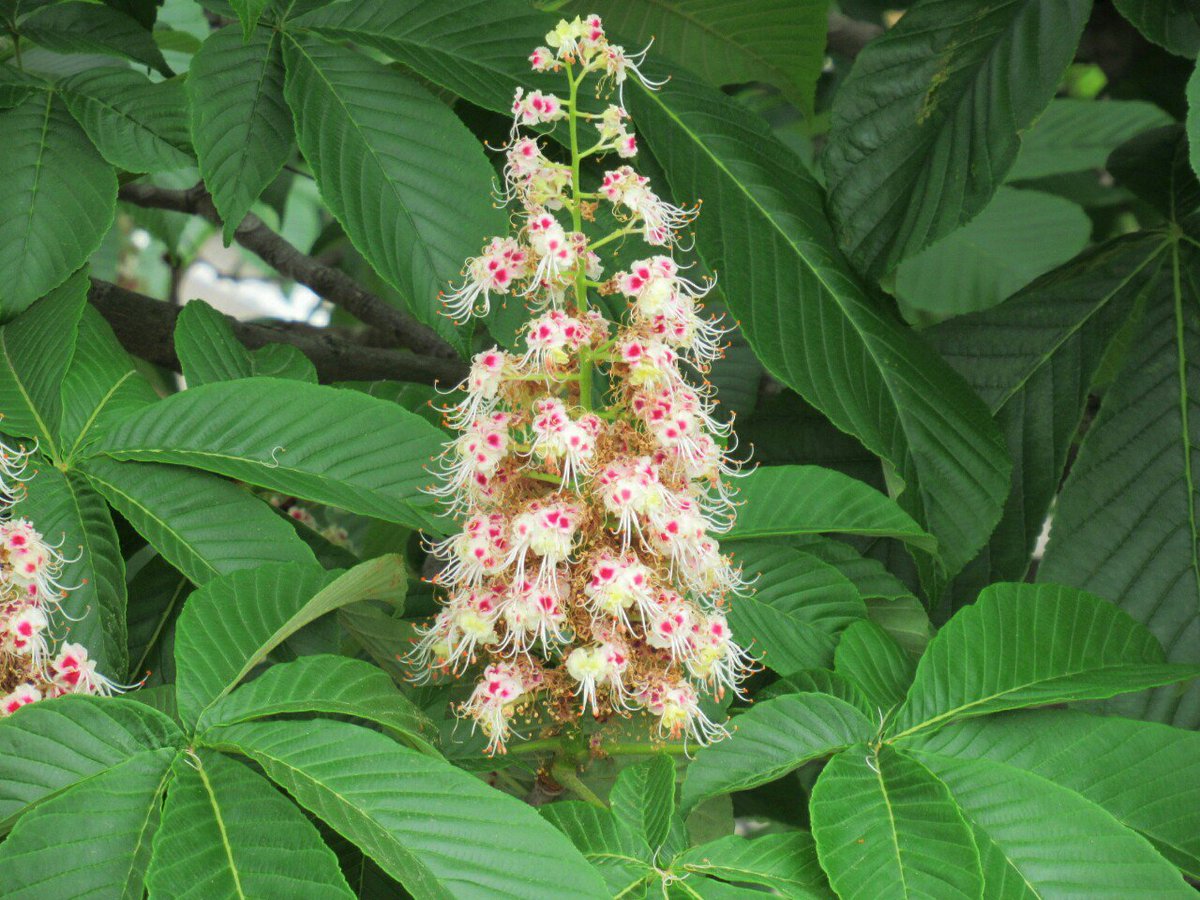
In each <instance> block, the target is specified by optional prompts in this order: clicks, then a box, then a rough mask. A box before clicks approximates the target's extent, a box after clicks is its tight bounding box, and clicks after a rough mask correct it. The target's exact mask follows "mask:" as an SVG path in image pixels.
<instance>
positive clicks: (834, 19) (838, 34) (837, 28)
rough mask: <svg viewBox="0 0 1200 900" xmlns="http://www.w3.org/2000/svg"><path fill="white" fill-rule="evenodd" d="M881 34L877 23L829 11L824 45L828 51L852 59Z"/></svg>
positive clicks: (881, 31) (881, 30)
mask: <svg viewBox="0 0 1200 900" xmlns="http://www.w3.org/2000/svg"><path fill="white" fill-rule="evenodd" d="M881 34H883V29H882V28H881V27H879V26H878V25H875V24H873V23H871V22H860V21H858V20H857V19H851V18H850V17H849V16H843V15H842V14H841V13H835V12H831V13H830V14H829V34H828V37H827V38H826V46H827V47H828V48H829V52H830V53H836V54H837V55H838V56H846V57H849V58H850V59H854V57H856V56H858V54H859V51H861V50H862V48H863V47H865V46H867V44H868V43H870V42H871V41H872V40H873V39H875V38H877V37H879V35H881Z"/></svg>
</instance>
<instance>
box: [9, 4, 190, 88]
mask: <svg viewBox="0 0 1200 900" xmlns="http://www.w3.org/2000/svg"><path fill="white" fill-rule="evenodd" d="M20 33H21V34H22V35H24V36H25V37H27V38H29V39H30V40H31V41H33V42H34V43H35V44H38V45H39V46H41V47H45V48H46V49H48V50H57V51H58V52H59V53H101V54H104V55H106V56H119V57H121V58H123V59H128V60H132V61H133V62H136V63H142V64H143V65H147V66H150V67H151V68H152V69H157V70H158V71H159V72H161V73H162V74H163V75H166V76H168V77H170V76H171V75H172V74H174V73H173V72H172V71H171V69H170V67H169V66H168V65H167V62H166V60H165V59H163V55H162V53H161V51H159V49H158V45H156V44H155V43H154V38H153V37H151V36H150V32H149V30H147V29H145V28H143V27H142V26H141V25H140V24H139V23H138V22H137V21H136V20H134V19H132V18H130V17H129V16H127V15H125V14H124V13H123V12H120V11H118V10H115V9H113V8H112V7H109V6H101V5H100V4H98V3H84V2H81V0H71V2H67V3H52V4H49V5H47V6H44V7H42V8H41V9H39V10H36V11H35V12H33V13H31V14H30V15H29V16H27V17H26V18H25V19H24V20H22V22H21V24H20Z"/></svg>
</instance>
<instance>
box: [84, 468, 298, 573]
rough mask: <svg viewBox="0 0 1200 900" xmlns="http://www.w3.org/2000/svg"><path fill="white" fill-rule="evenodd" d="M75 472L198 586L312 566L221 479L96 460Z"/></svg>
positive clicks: (267, 517)
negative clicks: (239, 574)
mask: <svg viewBox="0 0 1200 900" xmlns="http://www.w3.org/2000/svg"><path fill="white" fill-rule="evenodd" d="M79 471H81V472H82V473H83V474H84V476H85V477H86V478H87V480H88V482H89V483H90V484H91V485H92V487H93V488H95V489H96V490H97V491H98V492H99V493H100V494H102V495H103V496H104V498H105V499H106V500H107V501H108V502H109V503H110V504H112V507H113V508H114V509H115V510H117V511H118V512H119V513H121V515H123V516H124V517H125V518H126V519H128V520H129V522H130V524H131V525H133V527H134V528H135V529H137V531H138V533H139V534H141V535H142V537H144V538H145V539H146V540H147V541H149V542H150V544H151V546H153V547H154V549H156V550H157V551H158V552H159V553H161V554H162V555H163V556H164V557H165V558H166V559H167V560H168V561H169V562H170V563H171V565H173V566H175V568H177V569H179V571H181V572H183V574H185V575H186V576H187V577H188V578H189V579H191V580H192V581H193V582H195V583H196V584H204V583H205V582H206V581H209V580H210V579H212V578H215V577H216V576H218V575H223V574H226V573H228V572H235V571H238V570H240V569H247V568H253V567H255V566H258V565H261V564H263V563H266V562H289V561H290V562H297V563H301V564H314V563H315V562H316V560H315V558H314V557H313V554H312V551H311V550H309V549H308V547H307V546H305V544H304V543H303V541H301V540H300V539H299V538H298V537H297V536H296V533H295V531H294V530H293V528H292V527H291V526H290V525H289V524H288V523H287V521H286V520H284V519H282V518H280V517H279V516H278V515H276V514H275V513H274V512H273V511H272V510H271V508H270V507H269V506H267V504H266V503H265V502H263V501H262V500H260V499H258V498H257V497H255V496H254V495H253V494H251V493H250V492H249V491H247V490H246V489H245V488H242V487H239V486H237V485H235V484H231V483H230V482H228V481H225V480H224V479H222V478H214V477H213V476H211V475H208V474H207V473H204V472H196V471H193V470H190V469H183V468H179V467H178V466H162V465H158V464H157V463H141V462H117V461H116V460H113V459H107V458H105V457H102V456H98V457H95V458H93V459H89V460H87V461H85V462H84V463H83V464H81V465H80V467H79ZM197 497H204V503H203V504H198V503H196V498H197Z"/></svg>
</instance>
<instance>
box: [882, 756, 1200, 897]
mask: <svg viewBox="0 0 1200 900" xmlns="http://www.w3.org/2000/svg"><path fill="white" fill-rule="evenodd" d="M902 752H903V753H906V754H908V755H909V756H910V757H911V758H913V759H915V760H916V761H917V762H919V763H920V764H921V765H923V766H925V767H926V768H927V769H928V770H929V771H931V772H932V773H933V774H934V775H936V776H937V778H938V779H940V780H941V781H942V783H944V784H945V785H946V787H947V788H949V790H950V794H951V796H952V797H953V799H954V804H955V806H956V807H957V808H958V811H959V813H960V815H962V816H963V817H964V818H965V819H966V820H967V821H968V822H969V823H970V825H971V827H972V831H973V833H974V836H975V843H976V846H977V847H978V848H979V856H980V860H981V863H982V866H983V871H984V879H985V882H986V884H987V885H989V888H988V894H987V896H989V897H990V896H997V897H1002V898H1004V900H1010V898H1011V900H1038V898H1042V897H1063V896H1070V897H1111V898H1114V900H1116V898H1119V897H1155V898H1157V897H1170V898H1175V897H1178V898H1180V900H1183V898H1185V897H1194V896H1195V892H1194V891H1193V890H1192V889H1191V888H1189V887H1188V886H1187V885H1186V884H1185V882H1184V880H1183V878H1182V877H1181V875H1180V873H1179V870H1178V869H1176V868H1175V867H1174V866H1173V865H1171V864H1170V863H1169V862H1167V861H1166V860H1165V859H1163V857H1162V856H1160V855H1159V854H1158V853H1157V852H1155V850H1154V848H1153V847H1152V846H1151V845H1150V843H1149V842H1148V841H1147V840H1146V839H1145V838H1143V837H1142V836H1141V835H1139V834H1137V833H1136V832H1134V831H1131V830H1130V829H1128V828H1126V827H1125V826H1124V825H1122V824H1121V823H1120V822H1119V821H1117V819H1115V818H1114V817H1113V816H1112V815H1111V814H1110V813H1108V812H1106V811H1105V810H1103V809H1101V808H1100V807H1099V806H1097V805H1096V804H1094V803H1092V802H1091V801H1089V800H1087V799H1085V798H1083V797H1081V796H1080V795H1079V794H1077V793H1075V792H1074V791H1072V790H1069V789H1068V788H1066V787H1062V786H1060V785H1057V784H1055V783H1054V782H1052V781H1049V780H1048V779H1046V778H1043V777H1040V776H1038V775H1033V774H1030V773H1029V772H1026V771H1023V770H1022V769H1019V768H1016V767H1015V766H1010V765H1006V764H1004V763H998V762H993V761H991V760H987V759H958V758H955V757H951V756H942V755H940V754H937V753H927V752H925V751H923V750H918V749H916V748H911V749H906V750H904V751H902Z"/></svg>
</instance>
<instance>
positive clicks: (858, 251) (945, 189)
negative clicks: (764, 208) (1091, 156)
mask: <svg viewBox="0 0 1200 900" xmlns="http://www.w3.org/2000/svg"><path fill="white" fill-rule="evenodd" d="M1090 9H1091V3H1090V2H1089V0H1061V2H1057V3H1052V4H1049V5H1047V4H1044V3H1042V2H1041V0H1014V2H1010V3H1002V4H995V5H991V6H983V7H981V6H980V5H979V4H978V3H976V2H974V0H924V2H919V3H917V4H914V6H913V7H912V8H911V9H909V10H908V11H907V13H906V14H905V15H904V18H903V19H901V20H900V22H898V23H897V24H896V27H894V28H892V29H890V30H888V31H887V32H885V33H884V34H883V35H882V36H881V37H879V38H877V39H876V40H873V41H871V43H870V44H868V45H867V46H866V47H865V48H864V49H863V52H862V53H860V54H859V55H858V58H857V59H856V60H855V63H854V69H853V70H852V71H851V73H850V75H849V77H848V78H847V79H846V81H845V82H844V83H843V84H842V85H841V87H840V89H839V90H838V93H837V98H836V100H835V101H834V106H833V127H832V130H831V131H830V135H829V143H828V145H827V146H826V148H825V152H824V154H823V157H822V161H823V163H824V168H825V176H826V182H827V184H828V187H829V207H830V211H831V213H832V215H833V218H834V221H835V222H836V224H837V228H838V237H839V243H840V244H841V246H842V248H843V249H844V250H845V251H846V253H847V254H848V255H849V256H850V258H851V259H852V260H853V261H854V262H855V264H856V265H857V266H858V267H859V268H860V269H862V270H864V271H868V272H870V273H872V274H873V275H877V276H878V275H881V274H883V273H884V272H886V271H888V270H890V269H892V268H893V267H894V266H895V265H896V264H897V263H898V262H900V260H902V259H904V258H905V257H908V256H912V255H913V254H914V253H916V252H917V251H918V250H921V249H922V248H924V247H925V246H927V245H929V244H930V243H932V242H933V241H935V240H937V239H938V238H939V237H941V236H943V235H945V234H949V233H950V232H951V231H953V230H954V229H955V228H957V227H958V226H960V225H962V224H963V223H964V222H967V221H968V220H970V219H971V218H973V217H974V216H975V215H977V214H978V213H979V212H980V211H981V210H982V209H983V208H984V207H985V206H986V205H987V203H988V201H989V199H990V198H991V196H992V194H993V193H994V192H995V190H996V188H997V187H998V186H999V185H1000V183H1001V182H1002V181H1003V180H1004V176H1005V174H1006V173H1007V172H1008V169H1009V167H1011V166H1012V164H1013V161H1014V160H1015V159H1016V157H1017V150H1018V149H1019V147H1020V143H1021V139H1020V133H1021V132H1022V131H1023V130H1024V129H1026V128H1028V127H1029V126H1030V125H1031V124H1032V123H1033V121H1034V119H1036V118H1037V116H1038V114H1039V113H1040V112H1041V111H1042V110H1043V109H1044V108H1045V107H1046V105H1047V104H1048V103H1049V102H1050V98H1051V97H1053V96H1054V93H1055V91H1056V90H1057V89H1058V85H1059V80H1060V79H1061V77H1062V73H1063V71H1064V70H1065V69H1066V67H1067V64H1068V63H1070V62H1071V60H1072V58H1073V57H1074V55H1075V46H1076V44H1077V43H1078V42H1079V35H1080V33H1081V32H1082V30H1083V25H1084V23H1085V22H1086V21H1087V18H1088V13H1089V12H1090Z"/></svg>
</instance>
